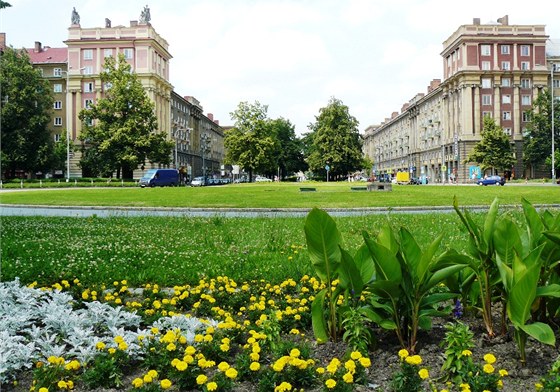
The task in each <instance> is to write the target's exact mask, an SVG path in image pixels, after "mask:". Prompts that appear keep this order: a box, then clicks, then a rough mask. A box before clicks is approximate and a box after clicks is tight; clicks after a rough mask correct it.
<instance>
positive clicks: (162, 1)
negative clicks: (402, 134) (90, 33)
mask: <svg viewBox="0 0 560 392" xmlns="http://www.w3.org/2000/svg"><path fill="white" fill-rule="evenodd" d="M7 1H8V2H9V3H10V4H11V5H12V7H11V8H7V9H4V10H2V11H0V31H2V32H5V33H6V40H7V43H8V45H11V46H13V47H15V48H21V47H25V48H31V47H33V46H34V43H35V41H39V42H41V43H42V44H43V45H44V46H50V47H64V46H65V45H64V43H63V41H64V40H66V39H67V36H68V27H69V26H70V21H71V13H72V8H73V7H76V10H77V11H78V13H79V15H80V24H81V26H82V28H90V27H103V26H104V25H105V18H109V19H110V20H111V22H112V25H113V26H117V25H124V26H128V25H129V23H130V21H131V20H138V19H139V17H140V13H141V11H142V9H143V8H144V6H146V5H148V6H149V8H150V14H151V24H152V26H153V27H154V28H155V30H156V31H157V32H158V34H160V35H161V36H162V37H163V38H164V39H166V40H167V42H168V43H169V52H170V53H171V55H172V56H173V58H172V59H171V62H170V82H171V84H172V85H173V86H174V90H175V91H176V92H177V93H178V94H179V95H182V96H187V95H190V96H194V97H195V98H197V99H198V100H199V101H200V103H201V105H202V106H203V108H204V113H205V114H206V113H213V115H214V119H216V120H219V122H220V125H223V126H226V125H233V121H232V120H231V116H230V113H231V112H233V111H235V109H236V108H237V105H238V104H239V103H240V102H249V103H255V102H257V101H258V102H260V103H261V104H263V105H267V106H268V112H267V113H268V117H269V118H271V119H276V118H279V117H283V118H284V119H287V120H289V121H290V122H291V123H292V124H293V125H294V126H295V129H296V133H297V134H300V135H301V134H303V133H306V132H308V131H309V128H308V125H309V124H310V123H314V122H315V121H316V117H317V116H318V115H319V111H320V109H321V108H323V107H325V106H327V105H328V103H329V100H330V99H331V98H333V97H334V98H336V99H338V100H340V101H342V102H343V103H344V104H345V105H347V106H348V108H349V112H350V114H351V115H352V116H354V117H355V118H356V119H357V120H358V122H359V129H360V132H363V131H364V130H365V129H366V128H367V127H368V126H369V125H374V124H380V123H381V122H383V121H384V119H385V118H389V117H390V116H391V113H392V112H395V111H396V112H400V109H401V107H402V106H403V104H404V103H406V102H408V101H409V100H410V99H412V98H413V97H414V96H415V95H416V94H417V93H420V92H422V93H425V92H426V90H427V86H428V85H429V83H430V81H431V80H432V79H441V78H442V74H443V61H442V59H441V56H440V53H441V51H442V49H443V46H442V44H443V42H444V41H445V40H446V39H447V38H448V37H449V36H450V35H451V34H453V33H454V32H455V31H456V30H457V29H458V28H459V27H460V26H461V25H466V24H472V21H473V18H480V21H481V23H483V24H486V23H495V22H496V20H497V19H498V18H500V17H502V16H504V15H508V16H509V24H510V25H517V24H519V25H523V24H539V25H545V26H546V32H547V34H548V35H549V36H550V37H551V38H553V39H560V20H559V19H558V9H556V10H555V11H553V10H552V9H551V7H552V4H554V2H553V1H551V0H533V1H531V2H527V1H521V0H492V1H489V0H470V1H464V2H458V1H445V0H389V1H388V0H299V1H296V0H158V1H151V2H150V1H149V0H95V1H92V0H57V1H52V0H7Z"/></svg>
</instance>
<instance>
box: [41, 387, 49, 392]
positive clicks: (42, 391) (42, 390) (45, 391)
mask: <svg viewBox="0 0 560 392" xmlns="http://www.w3.org/2000/svg"><path fill="white" fill-rule="evenodd" d="M39 392H49V389H48V388H45V387H43V388H39Z"/></svg>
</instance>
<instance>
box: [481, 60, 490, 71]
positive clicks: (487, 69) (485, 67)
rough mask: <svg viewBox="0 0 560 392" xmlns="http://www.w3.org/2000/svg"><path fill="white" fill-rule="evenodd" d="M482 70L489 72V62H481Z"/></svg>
mask: <svg viewBox="0 0 560 392" xmlns="http://www.w3.org/2000/svg"><path fill="white" fill-rule="evenodd" d="M482 70H483V71H490V61H483V62H482Z"/></svg>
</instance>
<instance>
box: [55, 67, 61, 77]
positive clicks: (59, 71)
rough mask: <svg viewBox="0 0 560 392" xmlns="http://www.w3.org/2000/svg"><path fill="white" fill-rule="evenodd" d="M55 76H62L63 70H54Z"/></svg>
mask: <svg viewBox="0 0 560 392" xmlns="http://www.w3.org/2000/svg"><path fill="white" fill-rule="evenodd" d="M53 76H58V77H60V76H62V68H55V69H53Z"/></svg>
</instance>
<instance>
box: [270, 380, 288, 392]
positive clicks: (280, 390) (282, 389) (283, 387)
mask: <svg viewBox="0 0 560 392" xmlns="http://www.w3.org/2000/svg"><path fill="white" fill-rule="evenodd" d="M291 390H292V384H290V383H289V382H286V381H282V383H280V385H278V386H277V387H276V388H274V392H285V391H291Z"/></svg>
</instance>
